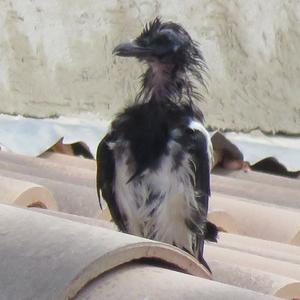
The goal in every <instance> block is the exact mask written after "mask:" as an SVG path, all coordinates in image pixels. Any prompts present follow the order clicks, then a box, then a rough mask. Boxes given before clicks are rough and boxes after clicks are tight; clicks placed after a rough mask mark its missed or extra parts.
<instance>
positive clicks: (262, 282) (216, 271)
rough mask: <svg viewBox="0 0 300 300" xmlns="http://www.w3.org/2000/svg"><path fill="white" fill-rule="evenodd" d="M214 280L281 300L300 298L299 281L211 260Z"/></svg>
mask: <svg viewBox="0 0 300 300" xmlns="http://www.w3.org/2000/svg"><path fill="white" fill-rule="evenodd" d="M210 267H211V270H212V273H213V278H214V280H217V281H219V282H222V283H226V284H230V285H234V286H237V287H241V288H245V289H249V290H253V291H256V292H259V293H263V294H267V295H273V296H278V295H280V297H281V298H283V299H295V298H299V297H300V281H298V280H295V279H293V278H288V277H283V276H279V275H276V274H273V273H270V272H264V271H261V270H257V269H254V268H249V267H243V266H240V265H237V264H229V263H224V262H223V261H219V260H211V261H210Z"/></svg>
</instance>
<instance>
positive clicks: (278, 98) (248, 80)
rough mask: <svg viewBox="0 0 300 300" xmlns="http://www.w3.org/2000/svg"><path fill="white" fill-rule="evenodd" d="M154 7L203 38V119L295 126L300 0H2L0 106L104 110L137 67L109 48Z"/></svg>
mask: <svg viewBox="0 0 300 300" xmlns="http://www.w3.org/2000/svg"><path fill="white" fill-rule="evenodd" d="M157 15H160V16H162V17H163V19H165V20H173V21H176V22H180V23H182V24H183V25H184V26H185V27H186V29H187V30H188V31H189V32H190V34H191V35H192V36H193V37H194V39H196V40H198V41H200V42H201V45H202V50H203V52H204V55H205V57H206V60H207V64H208V66H209V69H210V72H209V74H210V78H209V80H208V86H209V90H208V94H207V95H206V99H207V100H206V101H205V102H203V103H202V104H201V107H202V108H203V110H204V112H205V114H206V120H207V123H208V125H211V126H213V127H218V128H227V129H236V130H237V129H243V130H249V129H252V128H257V127H260V128H261V129H263V130H265V131H269V132H273V131H287V132H290V133H300V99H299V97H300V58H299V57H300V1H299V0H269V1H266V0H252V1H248V0H228V1H223V0H186V1H180V0H169V1H158V0H156V1H153V0H144V1H137V0H124V1H121V0H120V1H118V0H101V1H99V0H98V1H96V0H51V1H43V0H39V1H38V0H36V1H34V0H11V1H9V0H0V26H1V31H0V111H1V112H5V113H22V114H25V115H30V116H37V117H45V116H51V115H74V114H78V113H84V112H93V113H95V112H97V113H98V115H99V116H102V117H104V118H109V117H111V116H112V115H113V114H114V113H116V112H117V111H118V109H119V108H120V107H122V106H124V105H125V103H128V101H129V100H130V99H132V98H133V96H134V94H135V92H136V89H137V83H138V76H139V74H140V73H141V69H142V67H141V66H139V65H138V64H137V63H136V62H135V61H133V60H126V59H120V58H114V57H112V55H111V51H112V48H113V47H114V46H115V45H116V44H117V43H118V42H120V41H123V40H127V39H129V38H132V37H135V36H136V35H137V34H138V33H139V32H140V30H141V27H142V24H144V23H145V22H146V21H149V20H151V19H152V18H154V17H155V16H157Z"/></svg>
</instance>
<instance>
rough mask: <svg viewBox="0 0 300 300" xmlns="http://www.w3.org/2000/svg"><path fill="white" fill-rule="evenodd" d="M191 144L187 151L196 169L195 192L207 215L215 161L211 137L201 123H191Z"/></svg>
mask: <svg viewBox="0 0 300 300" xmlns="http://www.w3.org/2000/svg"><path fill="white" fill-rule="evenodd" d="M189 127H190V129H192V132H191V133H190V135H189V144H188V148H187V151H188V152H189V154H190V155H191V157H192V160H193V164H194V168H195V190H196V192H197V194H198V195H199V197H200V199H199V200H200V201H201V204H202V205H201V206H202V208H203V210H204V211H205V213H207V210H208V197H209V196H210V169H211V166H212V160H213V150H212V144H211V140H210V136H209V134H208V132H207V130H206V129H205V128H204V126H203V125H202V124H201V123H200V122H195V121H193V122H191V124H190V126H189Z"/></svg>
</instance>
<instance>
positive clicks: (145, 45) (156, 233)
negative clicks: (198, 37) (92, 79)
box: [97, 18, 217, 267]
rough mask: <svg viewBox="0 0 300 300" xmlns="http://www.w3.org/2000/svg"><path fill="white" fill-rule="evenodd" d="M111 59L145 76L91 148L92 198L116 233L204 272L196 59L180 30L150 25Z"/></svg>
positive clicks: (205, 190)
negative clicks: (191, 260)
mask: <svg viewBox="0 0 300 300" xmlns="http://www.w3.org/2000/svg"><path fill="white" fill-rule="evenodd" d="M113 52H114V54H116V55H118V56H125V57H126V56H128V57H136V58H137V59H139V60H140V61H142V62H145V63H146V64H147V65H148V69H147V71H146V72H145V74H144V75H143V76H142V88H141V91H140V92H139V94H138V95H137V97H136V99H135V103H134V104H133V105H131V106H129V107H127V108H126V109H125V110H124V111H122V112H121V113H120V114H119V115H118V116H117V117H116V118H115V120H114V121H113V122H112V124H111V129H110V131H109V133H108V134H107V135H106V136H105V137H104V139H103V140H102V141H101V143H100V144H99V146H98V150H97V190H98V195H99V197H100V191H101V193H102V197H103V198H104V199H105V200H106V202H107V204H108V207H109V209H110V212H111V215H112V218H113V220H114V221H115V223H116V224H117V226H118V227H119V229H120V230H121V231H123V232H127V233H131V234H135V235H140V236H143V237H146V238H151V239H155V240H160V241H163V242H167V243H171V244H173V245H175V246H177V247H180V248H182V249H184V250H186V251H188V252H189V253H191V254H192V255H194V256H195V257H197V258H198V259H199V261H201V262H202V263H203V264H205V265H206V266H207V264H206V263H205V261H204V259H203V241H204V239H208V240H211V241H216V236H217V229H216V227H215V226H214V225H213V224H211V223H209V222H208V221H207V220H206V216H207V209H208V198H209V196H210V179H209V178H210V177H209V176H210V175H209V173H210V166H211V159H212V155H211V154H212V153H211V145H210V139H209V136H208V134H207V132H206V130H205V128H204V127H203V125H202V123H203V114H202V112H201V110H200V109H199V108H198V107H197V106H196V102H197V101H198V100H199V99H200V98H201V94H200V93H198V92H196V90H195V87H194V85H193V83H192V80H194V81H195V80H196V81H198V82H200V83H201V84H202V85H204V80H203V73H204V72H205V71H206V66H205V62H204V59H203V56H202V54H201V52H200V50H199V48H198V45H197V44H196V43H195V42H194V41H193V40H192V39H191V37H190V36H189V34H188V33H187V32H186V31H185V30H184V29H183V28H182V27H181V26H180V25H178V24H175V23H172V22H167V23H162V22H161V21H160V20H159V19H158V18H157V19H155V20H154V21H153V22H152V23H150V24H148V25H147V26H146V27H145V29H144V30H143V32H142V33H141V35H140V36H139V37H138V38H136V39H135V40H134V41H133V42H131V43H124V44H120V45H119V46H118V47H116V48H115V49H114V51H113ZM207 267H208V266H207Z"/></svg>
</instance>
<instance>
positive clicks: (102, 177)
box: [96, 134, 126, 232]
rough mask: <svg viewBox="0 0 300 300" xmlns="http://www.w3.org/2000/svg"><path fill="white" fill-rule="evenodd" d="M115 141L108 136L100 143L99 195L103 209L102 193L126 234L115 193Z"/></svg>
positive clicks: (98, 158) (98, 153)
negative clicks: (112, 144)
mask: <svg viewBox="0 0 300 300" xmlns="http://www.w3.org/2000/svg"><path fill="white" fill-rule="evenodd" d="M112 141H113V138H112V135H111V134H107V135H106V136H105V137H104V138H103V140H102V141H101V142H100V144H99V146H98V149H97V157H96V161H97V177H96V183H97V194H98V199H99V203H100V207H101V200H100V197H101V196H100V191H101V194H102V197H103V199H104V200H105V201H106V203H107V205H108V208H109V211H110V213H111V216H112V218H113V220H114V222H115V223H116V225H117V226H118V228H119V229H120V230H121V231H123V232H126V227H125V223H124V220H123V217H122V214H121V213H120V210H119V207H118V204H117V201H116V197H115V193H114V187H113V185H114V179H115V159H114V154H113V151H112V150H111V149H110V148H109V143H110V142H112Z"/></svg>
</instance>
